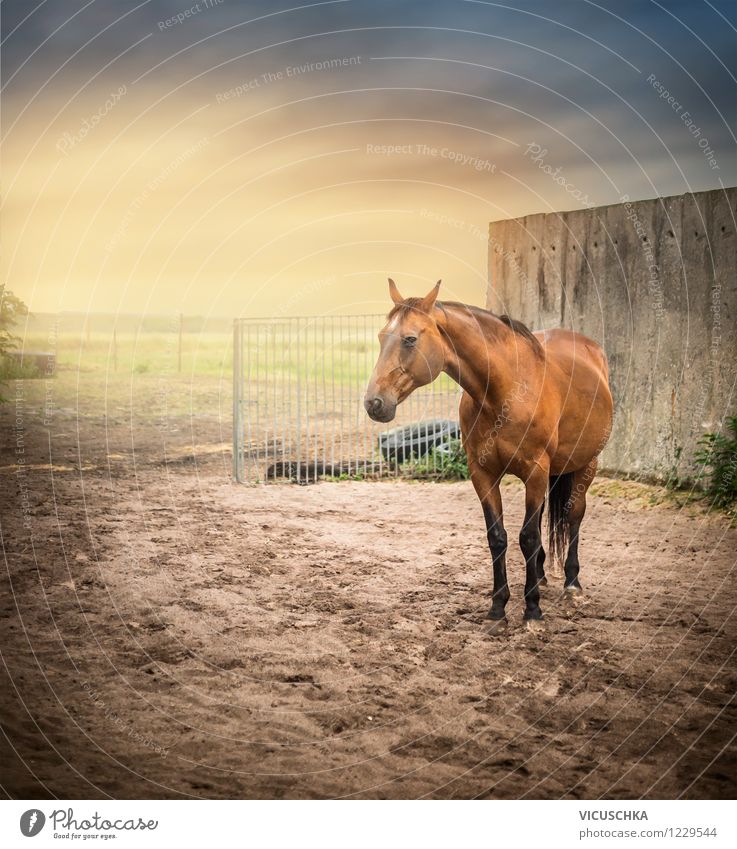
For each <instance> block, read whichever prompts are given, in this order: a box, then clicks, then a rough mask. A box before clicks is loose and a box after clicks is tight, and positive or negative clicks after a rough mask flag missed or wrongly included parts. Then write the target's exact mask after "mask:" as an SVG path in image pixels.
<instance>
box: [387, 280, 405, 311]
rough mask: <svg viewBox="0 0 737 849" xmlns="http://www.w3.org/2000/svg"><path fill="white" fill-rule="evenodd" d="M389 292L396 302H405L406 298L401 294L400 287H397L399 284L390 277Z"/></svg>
mask: <svg viewBox="0 0 737 849" xmlns="http://www.w3.org/2000/svg"><path fill="white" fill-rule="evenodd" d="M389 294H390V295H391V296H392V300H393V301H394V303H395V304H402V303H404V298H403V297H402V296H401V295H400V294H399V289H397V284H396V283H395V282H394V281H393V280H392V279H391V277H390V278H389Z"/></svg>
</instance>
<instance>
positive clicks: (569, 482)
mask: <svg viewBox="0 0 737 849" xmlns="http://www.w3.org/2000/svg"><path fill="white" fill-rule="evenodd" d="M572 492H573V472H568V473H567V474H565V475H551V476H550V481H549V482H548V555H549V557H550V560H551V562H553V563H563V560H564V558H565V555H566V550H567V549H568V528H569V526H568V510H569V508H570V501H571V494H572Z"/></svg>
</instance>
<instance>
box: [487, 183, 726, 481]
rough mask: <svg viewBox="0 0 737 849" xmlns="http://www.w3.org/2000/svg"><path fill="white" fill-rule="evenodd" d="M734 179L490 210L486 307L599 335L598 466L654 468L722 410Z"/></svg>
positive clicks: (680, 463) (679, 452)
mask: <svg viewBox="0 0 737 849" xmlns="http://www.w3.org/2000/svg"><path fill="white" fill-rule="evenodd" d="M736 216H737V188H730V189H727V190H725V191H722V190H717V191H709V192H701V193H699V194H695V195H683V196H680V197H669V198H657V199H655V200H646V201H639V202H637V203H631V204H630V203H629V202H624V203H622V204H618V205H616V206H606V207H600V208H597V209H586V210H580V211H574V212H563V213H551V214H543V215H530V216H525V217H524V218H517V219H513V220H508V221H496V222H494V223H492V224H491V225H490V227H489V292H488V299H487V304H488V306H489V308H490V309H492V310H494V312H507V313H509V314H510V315H512V316H514V317H515V318H519V319H522V320H523V321H525V322H526V323H527V324H528V325H529V326H530V327H532V328H533V329H542V328H550V327H561V326H562V327H570V328H572V329H574V330H577V331H580V332H582V333H585V334H587V335H588V336H591V337H592V338H593V339H596V340H597V341H598V342H600V343H601V344H603V346H604V348H605V349H606V352H607V354H608V356H609V364H610V369H611V384H612V389H613V392H614V398H615V403H616V414H615V415H616V418H615V427H614V431H613V433H612V438H611V440H610V442H609V445H608V447H607V448H606V450H605V451H604V454H603V456H602V463H601V465H602V467H603V468H605V469H608V470H610V471H615V472H617V473H620V474H627V475H635V476H642V477H643V478H655V479H661V480H662V479H665V478H667V477H668V476H669V475H672V474H673V473H674V472H675V473H677V474H678V475H679V476H681V477H683V476H687V475H688V474H689V473H690V472H691V471H692V470H693V465H692V458H693V453H694V451H695V450H696V442H697V440H698V438H699V437H700V436H701V435H702V434H703V433H704V432H705V431H708V430H715V429H719V428H720V426H721V424H722V420H723V418H724V416H725V415H728V414H730V413H732V414H734V410H735V378H736V376H737V232H736V230H737V228H736V225H735V221H736V220H737V217H736Z"/></svg>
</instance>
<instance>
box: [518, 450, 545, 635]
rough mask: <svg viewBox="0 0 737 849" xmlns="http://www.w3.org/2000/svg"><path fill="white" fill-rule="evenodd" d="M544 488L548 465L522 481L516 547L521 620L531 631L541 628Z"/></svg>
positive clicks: (534, 470)
mask: <svg viewBox="0 0 737 849" xmlns="http://www.w3.org/2000/svg"><path fill="white" fill-rule="evenodd" d="M547 486H548V470H547V463H546V464H542V463H540V464H536V465H535V467H534V468H533V470H532V471H531V472H530V474H529V475H528V477H527V480H526V481H525V520H524V523H523V525H522V530H521V531H520V535H519V544H520V548H521V549H522V554H523V555H524V558H525V568H526V574H525V614H524V620H525V623H526V624H527V627H528V628H529V629H531V630H538V629H541V628H542V627H543V624H542V618H543V614H542V610H540V584H539V575H538V563H539V560H540V552H541V551H542V536H541V534H540V518H541V515H542V511H543V507H544V505H545V495H546V491H547Z"/></svg>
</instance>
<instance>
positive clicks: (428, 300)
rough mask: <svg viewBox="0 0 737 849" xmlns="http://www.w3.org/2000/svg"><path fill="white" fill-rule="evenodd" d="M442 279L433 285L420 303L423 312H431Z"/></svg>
mask: <svg viewBox="0 0 737 849" xmlns="http://www.w3.org/2000/svg"><path fill="white" fill-rule="evenodd" d="M441 282H442V281H440V280H438V282H437V283H436V284H435V285H434V286H433V288H432V291H431V292H428V294H427V295H425V297H424V298H423V299H422V303H421V304H420V309H421V310H422V311H423V312H426V313H431V312H432V308H433V307H434V306H435V301H436V300H437V298H438V292H439V291H440V283H441Z"/></svg>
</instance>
